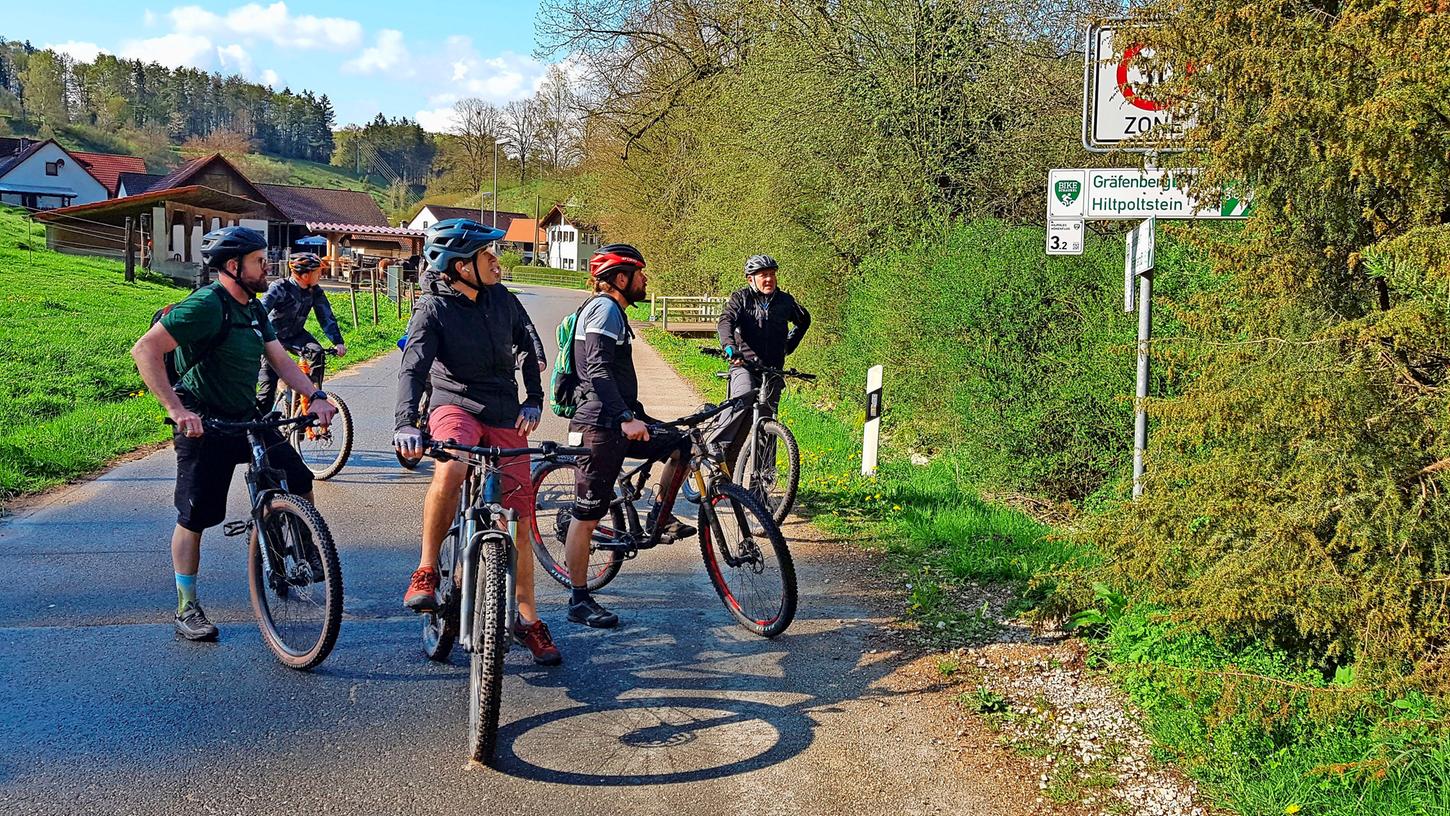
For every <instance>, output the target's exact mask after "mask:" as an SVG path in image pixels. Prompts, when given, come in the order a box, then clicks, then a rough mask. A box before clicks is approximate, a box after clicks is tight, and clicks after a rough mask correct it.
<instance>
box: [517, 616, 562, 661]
mask: <svg viewBox="0 0 1450 816" xmlns="http://www.w3.org/2000/svg"><path fill="white" fill-rule="evenodd" d="M522 623H523V621H522V620H519V621H516V622H515V623H514V640H517V641H518V642H519V643H522V644H523V645H525V646H527V647H528V648H529V651H530V652H533V654H534V662H535V663H538V664H539V665H540V666H557V665H559V664H560V663H562V662H563V661H564V656H563V655H561V654H559V647H558V646H555V645H554V637H553V636H552V635H550V634H549V627H548V626H546V625H544V622H543V621H541V620H536V621H534V622H533V623H531V624H529V625H527V626H520V624H522Z"/></svg>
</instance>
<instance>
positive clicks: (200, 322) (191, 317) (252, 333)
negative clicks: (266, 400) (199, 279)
mask: <svg viewBox="0 0 1450 816" xmlns="http://www.w3.org/2000/svg"><path fill="white" fill-rule="evenodd" d="M213 289H215V290H219V291H217V292H213V291H212V290H213ZM218 295H220V297H218ZM223 299H224V300H226V301H227V305H226V306H223V305H222V303H221V301H222V300H223ZM228 319H229V320H230V321H231V326H232V327H231V331H229V332H228V333H227V337H226V340H224V341H223V342H222V344H221V345H219V346H216V347H215V349H214V350H213V351H212V352H211V353H210V354H207V355H206V356H205V357H203V358H202V359H201V362H199V363H197V364H196V365H195V366H192V365H191V361H190V359H189V358H190V355H193V354H198V355H200V354H204V353H205V352H206V349H207V348H208V347H209V346H210V344H211V342H212V341H213V338H215V337H216V336H217V334H218V333H220V332H221V330H222V321H223V320H228ZM161 325H162V326H164V327H165V328H166V331H167V332H169V333H170V334H171V336H172V337H173V338H175V340H176V342H177V344H178V345H179V346H180V348H179V349H178V354H177V355H176V370H177V371H186V374H184V375H183V376H182V378H181V381H180V382H179V383H177V388H178V389H179V390H185V391H186V392H187V393H189V394H191V395H192V396H194V397H195V398H196V399H198V400H200V402H201V404H202V407H203V410H204V412H206V413H215V414H217V415H220V416H228V417H242V416H249V415H251V414H252V413H253V412H254V411H255V410H256V405H257V372H258V371H259V370H260V369H261V360H262V347H263V346H264V345H265V344H266V343H268V342H270V341H272V340H276V339H277V333H276V332H275V331H273V330H272V324H271V323H270V322H269V321H268V320H267V315H266V313H265V312H263V311H262V304H261V303H260V302H258V301H257V299H256V298H252V299H250V300H248V301H247V303H245V304H241V303H237V301H236V300H235V299H234V298H233V297H232V296H231V294H230V293H228V292H227V290H226V289H225V288H224V287H223V286H222V285H221V284H220V283H213V284H211V285H210V286H203V287H202V288H200V289H198V290H196V291H195V292H192V293H191V296H190V297H188V298H187V299H186V300H183V301H182V302H180V303H178V304H176V306H174V307H173V308H172V309H171V311H169V312H167V313H166V314H165V315H164V316H163V317H162V318H161ZM188 367H190V368H191V370H189V371H187V368H188Z"/></svg>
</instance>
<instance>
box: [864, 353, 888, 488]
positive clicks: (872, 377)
mask: <svg viewBox="0 0 1450 816" xmlns="http://www.w3.org/2000/svg"><path fill="white" fill-rule="evenodd" d="M882 371H883V369H882V367H881V366H879V365H875V366H871V368H870V369H869V370H868V371H867V372H866V430H865V436H864V437H863V438H862V440H861V475H862V476H871V475H873V474H874V473H876V451H877V448H878V447H879V445H880V444H881V373H882Z"/></svg>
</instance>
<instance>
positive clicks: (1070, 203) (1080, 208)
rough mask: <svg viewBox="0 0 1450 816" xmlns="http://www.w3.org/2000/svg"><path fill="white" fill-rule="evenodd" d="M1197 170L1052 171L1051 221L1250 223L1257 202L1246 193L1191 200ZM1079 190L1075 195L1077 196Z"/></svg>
mask: <svg viewBox="0 0 1450 816" xmlns="http://www.w3.org/2000/svg"><path fill="white" fill-rule="evenodd" d="M1079 173H1080V174H1082V178H1083V183H1082V186H1081V188H1075V187H1074V186H1073V185H1071V184H1069V185H1065V186H1059V182H1058V181H1057V180H1075V179H1076V178H1077V176H1076V175H1074V174H1079ZM1194 173H1195V171H1193V170H1135V169H1130V168H1113V169H1087V170H1052V171H1050V172H1049V173H1048V179H1049V181H1048V195H1047V216H1048V217H1049V218H1086V219H1088V220H1094V221H1138V220H1141V219H1144V218H1157V219H1159V220H1165V219H1182V220H1188V219H1240V218H1248V217H1249V215H1250V214H1251V213H1252V211H1253V202H1252V201H1251V200H1250V199H1249V198H1248V197H1246V196H1244V195H1243V194H1242V193H1239V192H1234V191H1230V190H1225V191H1224V192H1223V193H1222V194H1221V201H1220V202H1219V203H1218V204H1217V205H1215V204H1213V203H1210V202H1196V201H1194V200H1193V199H1192V198H1190V197H1189V196H1188V188H1189V186H1190V185H1191V184H1192V181H1193V176H1194ZM1075 189H1076V190H1078V191H1077V192H1076V194H1075V195H1074V194H1073V193H1074V190H1075Z"/></svg>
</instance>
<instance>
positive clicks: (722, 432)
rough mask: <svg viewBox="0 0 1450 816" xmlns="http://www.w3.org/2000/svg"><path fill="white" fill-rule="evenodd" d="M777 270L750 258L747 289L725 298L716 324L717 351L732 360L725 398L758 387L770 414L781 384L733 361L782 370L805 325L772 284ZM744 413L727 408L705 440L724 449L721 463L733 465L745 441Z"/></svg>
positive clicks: (797, 308)
mask: <svg viewBox="0 0 1450 816" xmlns="http://www.w3.org/2000/svg"><path fill="white" fill-rule="evenodd" d="M778 266H779V265H778V264H777V263H776V262H775V259H774V258H772V257H770V256H769V255H752V256H751V257H750V258H749V260H747V261H746V262H745V279H746V281H747V282H748V285H747V286H746V287H745V288H743V289H740V290H738V291H736V292H735V293H734V294H732V295H731V296H730V300H729V301H727V302H726V303H725V309H724V311H722V312H721V313H720V323H719V325H718V326H717V330H718V334H719V339H720V348H722V349H724V351H725V358H726V359H727V360H730V361H732V365H731V368H730V397H732V398H733V397H738V396H740V395H742V394H748V393H750V392H751V391H752V390H754V389H756V388H764V389H765V396H766V397H767V399H769V400H770V408H771V410H772V411H779V410H780V389H781V385H782V382H781V380H780V379H779V378H776V377H770V378H767V379H765V381H764V382H762V378H761V376H760V375H759V374H756V373H754V372H752V371H750V370H749V369H747V368H745V367H744V366H742V365H740V363H739V360H742V359H743V360H750V361H751V362H757V363H760V364H761V365H764V366H769V367H770V368H785V358H786V355H788V354H790V353H792V352H794V351H795V350H796V347H798V346H799V345H800V344H801V340H802V339H804V338H805V336H806V330H807V329H809V328H810V327H811V313H810V312H808V311H806V309H805V307H804V306H802V305H800V304H799V303H797V302H796V299H795V298H793V297H791V295H790V293H789V292H786V291H785V290H783V289H781V288H780V286H779V282H778V281H777V280H776V274H777V272H778V271H779V270H778ZM750 411H751V409H750V408H749V407H747V408H743V409H736V408H732V409H729V410H727V411H725V412H724V413H722V414H721V415H720V418H719V419H718V420H717V424H716V426H715V427H716V430H715V431H714V433H713V434H712V436H711V439H712V440H714V441H715V442H717V443H719V444H720V445H721V447H723V448H724V449H725V455H726V459H725V461H727V462H732V463H733V462H734V461H735V460H736V458H737V457H738V456H739V455H740V446H741V445H743V444H744V443H745V439H744V437H740V434H739V430H740V426H741V424H742V423H743V422H744V420H745V418H746V417H747V416H748V415H749V414H750ZM737 437H740V438H737Z"/></svg>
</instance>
